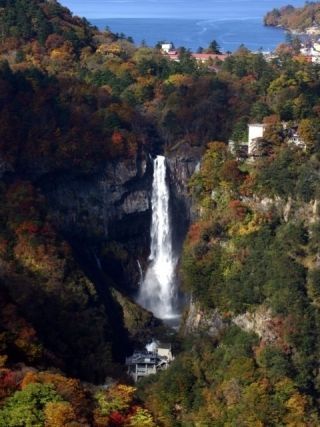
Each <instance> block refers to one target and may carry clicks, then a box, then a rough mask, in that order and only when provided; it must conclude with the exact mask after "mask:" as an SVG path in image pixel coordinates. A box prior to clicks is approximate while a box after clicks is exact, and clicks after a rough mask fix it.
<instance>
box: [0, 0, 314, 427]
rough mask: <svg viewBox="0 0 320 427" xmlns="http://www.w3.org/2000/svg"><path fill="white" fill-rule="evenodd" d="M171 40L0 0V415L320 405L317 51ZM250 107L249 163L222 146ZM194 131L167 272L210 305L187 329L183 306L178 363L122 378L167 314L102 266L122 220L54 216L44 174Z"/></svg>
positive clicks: (257, 413) (246, 410)
mask: <svg viewBox="0 0 320 427" xmlns="http://www.w3.org/2000/svg"><path fill="white" fill-rule="evenodd" d="M311 7H314V8H316V6H315V5H313V4H311V5H308V6H306V8H311ZM275 25H278V23H277V24H275ZM281 25H285V24H283V23H281ZM290 25H291V24H290ZM285 26H287V25H285ZM306 26H309V24H308V25H306ZM297 27H299V28H300V24H299V25H297ZM179 57H180V61H179V62H175V61H170V60H169V59H168V58H167V57H165V56H164V55H163V54H162V53H161V51H160V50H159V48H149V47H145V46H141V47H137V46H135V45H134V44H133V43H132V42H131V40H130V38H128V37H125V36H123V35H120V36H119V35H115V34H113V33H112V32H110V31H105V32H99V31H98V30H97V29H96V28H94V27H92V26H91V25H90V24H89V23H88V22H87V21H86V20H84V19H79V18H77V17H74V16H73V15H72V14H71V12H70V11H68V10H67V9H66V8H64V7H62V6H61V5H60V4H59V3H57V2H55V1H40V0H14V1H6V0H0V60H1V63H0V177H1V181H0V224H1V226H0V307H1V311H0V426H3V427H7V426H12V427H18V426H33V425H34V426H47V427H48V426H52V427H53V426H54V427H59V426H81V425H83V426H87V425H93V426H121V425H123V426H136V427H142V426H145V427H152V426H155V425H159V426H168V427H171V426H183V427H187V426H201V427H202V426H284V425H289V426H292V427H293V426H317V425H319V423H320V420H319V413H318V412H319V411H318V408H319V398H320V395H319V393H320V383H319V373H320V371H319V351H320V336H319V322H320V313H319V293H320V289H319V286H320V285H319V283H320V282H319V280H320V266H319V239H320V218H319V203H318V200H319V189H320V183H319V179H320V178H319V177H320V174H319V171H320V158H319V148H320V146H319V144H320V125H319V116H320V83H319V81H320V80H319V77H320V67H319V66H318V65H315V64H310V63H307V62H305V61H304V59H303V58H301V57H299V56H297V55H295V51H294V46H291V45H282V46H280V47H279V48H278V50H277V56H276V57H275V58H274V59H272V60H270V61H266V59H265V58H264V56H263V55H262V54H253V53H251V52H250V51H248V50H247V49H246V48H245V47H243V46H242V47H240V48H239V49H238V50H237V51H236V52H235V53H234V54H232V55H230V56H229V57H228V58H227V59H226V60H225V61H224V62H219V61H217V62H215V63H213V62H209V63H207V64H198V63H197V62H196V61H195V60H194V59H193V58H192V57H191V55H190V52H188V50H186V49H183V48H181V49H179ZM250 122H261V123H262V122H263V123H264V124H265V125H266V131H265V134H264V137H263V139H261V140H260V141H259V147H260V150H259V152H258V153H257V155H256V158H255V160H254V161H250V160H247V159H246V158H243V157H242V156H241V155H239V154H238V153H237V152H234V153H232V152H231V151H230V150H229V148H228V145H227V142H228V140H229V139H232V140H233V141H234V142H235V143H236V144H237V143H239V144H240V143H242V142H243V141H246V140H247V137H248V135H247V125H248V123H250ZM284 123H285V126H284ZM290 128H294V129H296V130H297V132H298V134H299V136H300V138H301V139H302V140H303V141H304V144H305V148H301V147H298V146H295V145H294V144H293V143H292V142H290V137H289V134H288V131H287V129H290ZM191 148H197V149H198V150H199V151H200V152H201V153H202V154H203V157H202V160H201V167H200V170H199V171H198V172H196V173H195V174H194V175H193V177H192V179H191V180H190V182H189V184H188V186H189V198H190V200H192V203H193V209H194V211H195V215H194V221H193V223H192V224H191V226H190V229H189V232H188V235H187V238H186V240H185V243H184V248H183V254H182V257H181V261H180V265H179V274H180V280H181V286H182V288H183V290H184V292H185V293H186V294H187V295H190V296H192V305H193V307H196V310H197V312H198V313H199V315H200V317H201V316H202V317H205V318H206V319H209V320H208V321H207V322H204V324H203V325H202V326H201V325H200V326H201V327H200V326H199V327H198V328H191V327H188V324H190V316H191V315H190V311H191V310H190V309H189V312H188V308H187V309H186V313H185V314H184V319H183V321H182V325H181V331H180V332H179V335H178V336H177V337H176V338H174V339H176V346H177V348H179V350H180V353H179V354H178V356H177V357H176V360H175V362H174V363H173V364H172V366H171V367H170V369H168V370H167V371H165V372H162V373H161V374H159V375H156V376H152V377H149V378H148V379H147V380H145V381H142V382H141V383H140V384H138V389H137V390H136V389H135V388H134V387H132V386H131V385H130V380H129V379H128V378H127V377H126V375H125V373H124V369H123V362H124V357H125V355H127V354H129V353H130V351H132V349H133V347H134V346H137V345H142V344H143V339H146V337H150V330H152V332H151V333H154V332H153V331H155V330H157V331H158V333H159V334H162V335H164V336H165V334H167V333H168V332H167V331H166V330H165V328H164V327H163V326H162V325H161V324H160V323H159V321H157V320H156V319H153V318H152V315H151V313H148V312H146V311H144V310H142V309H141V308H140V307H138V306H137V305H136V304H135V303H134V302H133V300H132V295H130V290H129V289H128V288H127V287H126V284H124V281H122V280H120V278H119V277H120V275H117V273H118V271H119V269H121V268H122V269H129V270H130V256H129V253H130V250H132V248H131V247H130V244H128V243H126V236H124V237H123V238H122V240H121V239H120V238H119V239H118V240H116V237H114V236H113V237H112V240H111V238H108V237H105V236H104V230H102V229H101V227H100V226H98V225H96V224H92V227H91V228H87V234H88V235H85V236H84V235H81V236H78V235H75V234H71V233H70V234H69V233H66V231H65V229H64V228H63V227H62V223H63V220H64V217H67V216H68V212H67V211H62V212H59V215H58V214H57V212H56V211H55V209H54V208H53V206H52V202H51V198H50V197H51V193H50V191H49V190H48V188H50V185H49V184H48V182H50V180H53V179H54V180H55V181H54V182H60V181H59V180H63V179H64V177H65V176H70V175H67V174H70V171H71V172H72V174H73V175H72V176H75V177H76V179H78V180H80V181H81V183H86V182H87V181H89V180H90V179H92V177H93V176H95V174H99V171H100V169H101V168H104V167H105V165H106V164H111V165H113V166H112V167H116V166H115V165H119V164H121V165H130V164H132V163H137V162H138V159H144V158H147V157H148V156H149V155H153V154H157V153H166V154H168V155H172V153H175V152H179V150H180V151H181V150H186V151H187V150H188V149H191ZM115 170H117V169H115ZM116 178H119V177H117V176H116ZM119 179H120V178H119ZM82 185H83V186H85V184H82ZM132 185H136V182H135V179H133V184H132ZM51 191H52V190H51ZM68 197H69V195H68ZM90 197H91V199H90V203H92V204H93V205H94V209H95V210H98V208H99V206H98V202H97V201H96V200H95V199H94V196H92V195H91V196H90ZM69 199H71V200H70V203H71V204H72V198H70V197H69ZM74 203H76V202H74ZM82 215H83V217H82V218H83V223H84V224H86V225H87V223H88V212H86V211H85V209H84V210H83V212H82ZM130 226H131V227H133V224H130ZM111 231H112V230H111ZM90 245H91V246H90ZM88 246H90V249H91V250H92V253H93V255H92V254H91V252H90V254H89V255H88V253H89V250H88ZM133 250H134V249H133ZM94 256H98V258H99V260H101V266H100V265H99V267H100V268H99V269H97V270H93V269H92V268H91V267H90V265H91V264H92V260H93V259H95V257H94ZM90 257H91V258H90ZM101 270H103V271H101ZM130 271H131V270H130ZM114 272H116V274H114ZM213 318H215V319H216V323H217V324H219V325H220V326H219V327H212V325H211V324H210V319H213ZM257 319H258V320H257ZM191 323H192V322H191ZM148 334H149V335H148ZM171 339H172V336H171ZM106 377H108V378H109V379H108V381H109V382H110V384H111V385H110V386H109V387H99V386H98V384H103V383H104V382H105V379H106Z"/></svg>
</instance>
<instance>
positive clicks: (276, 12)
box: [264, 2, 320, 31]
mask: <svg viewBox="0 0 320 427" xmlns="http://www.w3.org/2000/svg"><path fill="white" fill-rule="evenodd" d="M264 23H265V25H270V26H272V27H275V26H280V27H283V28H286V29H288V30H298V31H304V30H306V29H307V28H310V27H314V26H315V27H318V26H319V24H320V3H319V2H306V4H305V6H303V7H299V8H295V7H293V6H285V7H282V8H280V9H273V10H272V11H271V12H268V13H267V14H266V16H265V17H264Z"/></svg>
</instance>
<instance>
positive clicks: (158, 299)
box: [138, 156, 177, 319]
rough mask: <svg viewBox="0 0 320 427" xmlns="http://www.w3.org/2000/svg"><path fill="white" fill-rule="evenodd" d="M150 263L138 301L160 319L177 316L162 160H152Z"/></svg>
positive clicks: (166, 191) (164, 166)
mask: <svg viewBox="0 0 320 427" xmlns="http://www.w3.org/2000/svg"><path fill="white" fill-rule="evenodd" d="M149 261H150V265H149V267H148V269H147V272H146V275H145V278H144V280H143V282H142V284H141V287H140V292H139V296H138V302H139V303H140V304H141V305H142V306H143V307H145V308H146V309H148V310H150V311H152V312H153V314H154V315H155V316H156V317H158V318H160V319H172V318H175V317H177V313H175V310H174V300H175V283H174V282H175V267H176V263H177V260H176V259H175V257H174V254H173V250H172V236H171V225H170V215H169V187H168V184H167V180H166V159H165V157H164V156H157V157H156V158H155V160H154V176H153V185H152V224H151V247H150V257H149Z"/></svg>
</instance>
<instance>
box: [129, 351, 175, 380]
mask: <svg viewBox="0 0 320 427" xmlns="http://www.w3.org/2000/svg"><path fill="white" fill-rule="evenodd" d="M173 360H174V357H173V355H172V351H171V344H158V343H157V344H156V346H154V347H153V348H152V351H148V350H144V351H135V352H134V353H133V355H132V356H130V357H127V358H126V365H127V367H128V371H127V372H128V374H129V375H130V376H131V377H132V378H133V380H134V381H135V382H137V381H138V380H139V379H140V378H143V377H147V376H148V375H152V374H156V373H157V372H158V371H161V370H164V369H168V367H169V365H170V363H171V362H172V361H173Z"/></svg>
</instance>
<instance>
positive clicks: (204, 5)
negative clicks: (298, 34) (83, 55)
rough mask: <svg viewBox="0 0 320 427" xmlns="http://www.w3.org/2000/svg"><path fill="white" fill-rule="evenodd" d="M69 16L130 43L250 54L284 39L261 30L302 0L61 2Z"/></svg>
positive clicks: (279, 33) (275, 31) (277, 33)
mask: <svg viewBox="0 0 320 427" xmlns="http://www.w3.org/2000/svg"><path fill="white" fill-rule="evenodd" d="M61 1H62V3H63V4H64V5H65V6H67V7H69V8H70V9H71V10H72V11H73V12H74V13H75V14H78V15H80V16H85V17H86V18H87V19H89V20H90V21H91V22H92V23H94V24H95V25H97V26H98V27H99V28H105V26H106V25H108V26H109V27H110V29H111V30H112V31H114V32H119V33H120V32H123V33H125V34H126V35H128V36H129V35H130V36H132V37H133V38H134V40H135V42H136V43H138V44H139V43H140V42H141V41H142V40H145V41H146V43H147V44H148V45H150V46H153V45H154V44H155V43H156V42H158V41H159V40H167V41H173V42H174V44H175V45H176V46H185V47H188V48H191V49H193V50H195V49H197V48H198V47H199V46H202V47H206V46H207V45H208V43H209V42H210V41H211V40H212V39H216V40H217V41H218V42H219V44H220V46H221V47H222V48H223V50H225V51H227V50H230V51H233V50H235V49H237V47H238V46H239V45H240V44H244V45H246V46H247V47H248V48H250V49H251V50H258V49H260V48H262V49H263V50H272V49H274V48H275V47H276V46H277V44H279V43H281V42H282V41H284V40H285V33H284V32H283V31H282V30H279V29H273V28H265V27H264V26H263V16H264V14H265V13H266V12H267V11H269V10H271V9H273V8H274V7H281V6H285V5H286V4H288V3H290V4H292V5H293V6H302V5H303V4H304V1H303V0H201V1H199V0H198V1H197V0H61Z"/></svg>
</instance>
